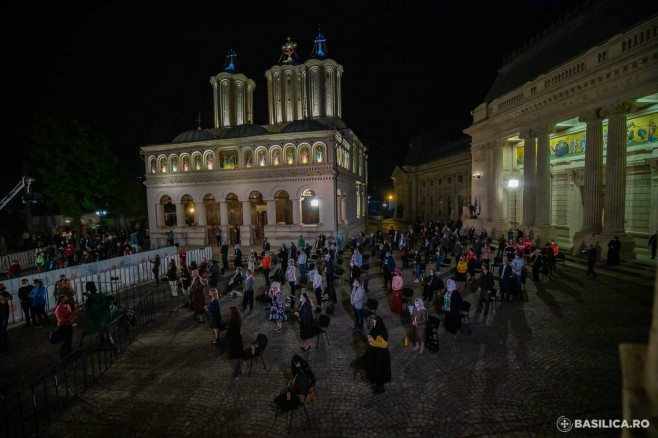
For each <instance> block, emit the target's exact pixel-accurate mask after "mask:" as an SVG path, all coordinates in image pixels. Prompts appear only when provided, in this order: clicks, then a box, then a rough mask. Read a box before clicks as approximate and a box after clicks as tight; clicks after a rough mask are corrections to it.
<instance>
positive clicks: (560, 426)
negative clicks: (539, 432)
mask: <svg viewBox="0 0 658 438" xmlns="http://www.w3.org/2000/svg"><path fill="white" fill-rule="evenodd" d="M555 424H556V425H557V430H559V431H560V432H565V433H566V432H569V431H570V430H571V429H573V422H572V421H571V420H569V419H568V418H567V417H565V416H564V415H563V416H561V417H560V418H558V419H557V422H556V423H555Z"/></svg>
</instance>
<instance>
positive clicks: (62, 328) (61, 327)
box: [55, 295, 73, 358]
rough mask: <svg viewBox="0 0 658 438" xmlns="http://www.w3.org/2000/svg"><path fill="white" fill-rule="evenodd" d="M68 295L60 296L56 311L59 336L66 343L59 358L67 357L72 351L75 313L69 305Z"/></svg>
mask: <svg viewBox="0 0 658 438" xmlns="http://www.w3.org/2000/svg"><path fill="white" fill-rule="evenodd" d="M68 299H69V297H68V295H60V296H59V299H58V301H57V308H56V309H55V318H56V319H57V329H56V330H57V334H58V336H59V338H60V339H61V340H62V341H64V344H62V346H61V347H60V349H59V357H60V358H64V357H66V356H67V355H68V354H69V353H70V352H71V350H72V348H71V341H72V340H73V311H72V310H71V306H69V305H68Z"/></svg>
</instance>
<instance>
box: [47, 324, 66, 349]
mask: <svg viewBox="0 0 658 438" xmlns="http://www.w3.org/2000/svg"><path fill="white" fill-rule="evenodd" d="M49 338H50V343H51V344H53V345H56V344H59V343H60V342H62V341H63V339H62V332H61V330H60V329H59V327H55V330H53V331H52V332H50V335H49Z"/></svg>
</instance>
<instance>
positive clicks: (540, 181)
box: [533, 125, 555, 239]
mask: <svg viewBox="0 0 658 438" xmlns="http://www.w3.org/2000/svg"><path fill="white" fill-rule="evenodd" d="M554 132H555V126H552V125H548V126H544V127H542V128H540V129H539V131H538V134H539V136H538V137H537V170H536V173H535V190H534V193H535V196H534V197H533V200H534V202H535V227H540V228H548V227H550V225H551V219H552V217H551V211H552V208H551V207H552V198H551V145H550V134H552V133H554ZM544 234H546V232H544ZM542 237H543V238H545V239H546V238H548V236H546V235H544V236H542Z"/></svg>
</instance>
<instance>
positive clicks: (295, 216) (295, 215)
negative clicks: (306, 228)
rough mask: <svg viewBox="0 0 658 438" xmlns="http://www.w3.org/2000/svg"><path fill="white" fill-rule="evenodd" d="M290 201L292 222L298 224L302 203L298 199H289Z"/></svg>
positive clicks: (299, 222) (300, 221)
mask: <svg viewBox="0 0 658 438" xmlns="http://www.w3.org/2000/svg"><path fill="white" fill-rule="evenodd" d="M291 201H292V223H293V224H295V225H299V224H301V223H302V205H301V204H300V200H299V199H291Z"/></svg>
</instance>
